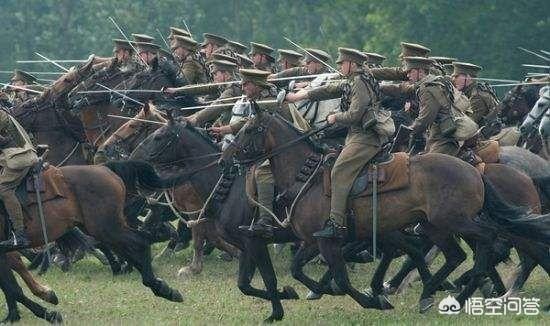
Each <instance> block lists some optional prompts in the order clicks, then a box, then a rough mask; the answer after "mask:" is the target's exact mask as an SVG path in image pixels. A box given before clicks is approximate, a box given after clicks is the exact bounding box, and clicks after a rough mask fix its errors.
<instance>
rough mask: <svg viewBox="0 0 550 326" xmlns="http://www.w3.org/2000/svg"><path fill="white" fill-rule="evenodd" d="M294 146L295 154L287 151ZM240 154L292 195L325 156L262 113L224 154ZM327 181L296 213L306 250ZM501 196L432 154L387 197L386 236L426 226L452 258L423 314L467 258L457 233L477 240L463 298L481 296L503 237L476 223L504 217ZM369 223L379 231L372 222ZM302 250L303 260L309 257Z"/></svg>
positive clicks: (327, 253) (332, 246)
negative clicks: (267, 165) (267, 164)
mask: <svg viewBox="0 0 550 326" xmlns="http://www.w3.org/2000/svg"><path fill="white" fill-rule="evenodd" d="M285 144H286V145H285ZM288 148H292V150H291V151H288V150H286V149H288ZM235 153H238V154H240V155H241V156H243V157H245V158H246V159H248V161H256V160H257V159H258V157H259V158H260V159H261V160H262V161H263V160H264V159H267V158H269V159H270V161H271V167H272V171H273V175H274V179H275V183H276V187H277V188H278V189H284V190H288V191H291V189H292V187H293V186H294V184H295V178H296V176H297V174H298V172H299V171H300V169H301V168H302V166H303V164H304V161H305V160H306V159H307V158H308V157H310V156H312V155H315V154H317V153H315V147H314V146H312V145H311V144H310V143H309V142H308V141H307V140H306V139H303V138H301V133H300V132H299V131H298V130H296V129H295V128H293V127H292V126H291V125H290V124H289V123H287V122H286V121H285V120H284V119H283V118H281V117H280V116H278V115H270V114H266V113H262V112H258V113H257V114H256V116H255V117H254V118H252V119H250V120H249V121H248V122H247V124H246V125H245V127H243V129H241V131H240V132H239V133H238V135H237V137H236V140H235V142H234V144H233V146H230V147H229V148H228V149H226V151H224V153H223V155H222V158H221V159H222V160H225V161H226V162H227V161H229V160H230V158H231V157H232V156H233V155H234V154H235ZM321 181H322V178H321V177H320V176H319V175H317V176H316V178H313V180H312V182H311V184H310V185H309V187H308V191H307V192H306V193H304V194H302V197H300V198H299V200H296V201H294V203H293V205H294V211H293V212H294V213H293V214H292V212H291V213H290V214H292V215H291V217H290V223H291V225H292V228H293V230H294V231H295V233H296V234H297V236H298V237H299V238H301V239H302V240H303V241H304V243H306V244H308V243H309V244H311V243H313V242H314V239H313V237H312V234H313V233H314V232H316V231H317V230H320V229H321V228H322V226H323V221H324V219H323V218H322V216H327V213H328V209H329V207H328V203H327V201H320V200H319V198H322V197H323V196H324V195H323V193H324V191H323V183H322V182H321ZM495 191H496V190H495V189H494V186H492V184H491V183H490V182H489V181H488V180H487V178H486V177H483V176H481V175H480V173H479V172H478V171H477V170H476V169H475V168H473V167H472V166H470V165H468V164H467V163H466V162H463V161H461V160H459V159H457V158H454V157H450V156H447V155H441V154H425V155H420V156H415V157H411V158H410V186H409V188H407V189H405V190H397V191H392V192H387V193H381V194H379V203H380V212H379V215H380V218H379V219H380V222H379V223H380V225H379V233H380V234H381V235H384V233H388V232H389V231H394V230H401V229H403V228H405V227H406V226H409V225H413V224H416V223H418V222H420V223H421V224H422V227H423V231H424V233H425V234H426V236H428V238H430V240H432V241H433V242H434V243H436V245H437V246H438V247H439V248H441V250H442V251H443V253H444V255H445V258H446V262H445V264H444V266H443V267H442V268H441V269H440V270H439V271H438V272H436V274H435V275H434V276H433V277H432V278H431V279H430V280H429V281H428V284H427V285H425V287H424V290H423V292H422V295H421V300H420V304H421V309H422V306H423V305H425V304H428V305H431V303H430V301H433V299H432V298H431V296H432V295H433V293H434V292H435V291H436V290H437V288H438V287H439V286H440V284H441V282H442V281H443V280H444V279H445V278H446V277H447V276H448V275H449V274H450V273H451V272H452V271H453V270H454V269H455V268H456V267H457V266H458V265H459V264H460V263H462V262H463V261H464V260H465V258H466V255H465V253H464V252H463V251H462V249H461V248H460V247H459V246H458V244H457V243H456V241H455V239H454V235H455V234H460V235H461V236H462V237H465V238H469V239H474V240H476V257H475V260H476V263H475V266H474V269H473V276H474V277H473V278H472V280H471V281H470V283H469V284H468V286H467V287H466V288H465V289H464V291H463V292H462V293H461V294H460V295H459V296H458V297H457V300H458V301H459V302H460V303H461V304H462V303H464V301H465V300H466V299H467V298H468V297H469V296H470V295H471V294H472V293H473V291H474V290H475V288H476V284H477V281H478V280H479V278H480V277H481V276H482V275H484V274H485V272H486V266H485V265H486V264H487V262H488V261H489V259H488V257H487V254H488V252H489V250H490V249H489V248H490V244H491V242H492V241H493V238H494V236H495V235H494V233H493V232H491V230H487V228H486V227H484V226H483V225H481V224H480V223H478V222H477V221H476V220H475V219H474V218H475V217H476V216H477V215H478V213H479V212H484V213H485V214H496V213H495V210H493V211H491V210H490V209H488V208H490V207H492V206H495V205H496V206H497V207H498V206H499V205H500V204H503V203H504V201H503V200H501V201H498V200H497V199H501V198H500V197H495V196H491V197H489V198H491V199H492V200H493V201H492V202H489V201H487V200H485V201H484V198H485V197H488V193H491V195H492V192H495ZM535 195H536V191H535ZM495 198H496V199H495ZM537 199H538V198H537ZM464 203H468V205H464ZM351 207H352V208H353V210H354V212H355V216H361V217H362V216H365V217H366V218H367V221H369V222H370V221H371V219H370V212H371V211H372V204H371V203H370V201H369V200H365V199H364V198H363V199H362V198H358V199H355V200H353V201H352V204H351ZM369 224H370V225H372V224H371V223H367V225H369ZM370 232H372V230H367V234H370ZM317 244H318V246H319V249H320V251H321V253H322V255H323V257H324V258H325V260H326V261H327V263H328V265H329V268H330V273H332V276H333V277H334V279H335V281H336V283H337V284H338V286H339V287H340V288H341V289H342V290H343V291H344V292H345V293H346V294H348V295H350V296H351V297H352V298H353V299H354V300H355V301H357V302H358V303H359V304H360V305H361V306H363V307H365V308H369V307H379V301H377V300H376V299H375V298H373V297H371V296H369V295H367V294H363V293H360V292H359V291H357V290H355V289H354V288H353V287H352V286H351V284H350V283H349V279H348V277H347V272H346V270H345V265H344V264H343V259H342V256H341V251H340V244H341V243H339V242H337V241H333V240H331V239H329V240H327V239H318V240H317ZM303 247H304V246H302V248H303ZM302 248H301V249H302ZM301 249H300V250H299V251H298V253H297V254H296V257H295V259H298V257H299V256H301V255H302V254H303V253H301V252H300V251H301ZM302 258H303V257H302ZM493 268H494V267H493V266H492V265H491V266H489V269H490V270H491V271H492V269H493ZM308 287H309V286H308ZM314 291H315V292H317V293H322V291H323V288H321V287H320V286H317V287H316V289H314Z"/></svg>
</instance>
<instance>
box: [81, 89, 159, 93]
mask: <svg viewBox="0 0 550 326" xmlns="http://www.w3.org/2000/svg"><path fill="white" fill-rule="evenodd" d="M111 91H112V90H111V89H108V90H107V89H106V90H95V91H80V92H77V94H104V93H111ZM118 91H119V92H123V93H162V90H157V89H118Z"/></svg>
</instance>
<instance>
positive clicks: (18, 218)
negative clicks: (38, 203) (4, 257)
mask: <svg viewBox="0 0 550 326" xmlns="http://www.w3.org/2000/svg"><path fill="white" fill-rule="evenodd" d="M0 197H1V198H2V201H3V202H4V206H5V207H6V211H7V213H8V215H9V217H10V219H11V223H12V225H13V231H12V232H11V234H10V237H9V238H8V239H7V240H5V241H2V242H0V249H2V250H17V249H23V248H28V247H29V246H30V241H29V239H28V238H27V235H26V234H25V225H24V222H23V209H22V208H21V204H20V203H19V200H18V199H17V196H16V195H15V190H9V191H4V192H2V193H1V194H0Z"/></svg>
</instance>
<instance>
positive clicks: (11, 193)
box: [0, 110, 38, 250]
mask: <svg viewBox="0 0 550 326" xmlns="http://www.w3.org/2000/svg"><path fill="white" fill-rule="evenodd" d="M37 162H38V157H37V156H36V152H35V150H34V147H33V145H32V143H31V140H30V138H29V136H28V135H27V133H26V132H25V130H24V129H23V127H21V125H19V123H18V122H17V121H16V120H15V119H14V118H13V117H11V116H10V115H9V114H8V113H7V112H6V111H5V110H0V168H1V169H2V171H1V172H0V199H1V200H2V202H3V203H4V207H5V208H6V211H7V213H8V216H9V218H10V221H11V223H12V226H13V232H11V235H10V237H9V238H8V239H7V240H5V241H2V242H0V249H2V250H14V249H22V248H27V247H29V245H30V241H29V240H28V239H27V235H26V234H25V225H24V216H23V209H22V207H21V203H20V202H19V199H18V198H17V195H16V194H15V190H16V189H17V187H18V186H19V184H20V183H21V182H22V181H23V179H24V178H25V176H26V175H27V173H28V172H29V169H30V168H31V167H32V166H33V165H34V164H35V163H37Z"/></svg>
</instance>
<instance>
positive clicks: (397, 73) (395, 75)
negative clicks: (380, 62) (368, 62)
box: [369, 67, 408, 81]
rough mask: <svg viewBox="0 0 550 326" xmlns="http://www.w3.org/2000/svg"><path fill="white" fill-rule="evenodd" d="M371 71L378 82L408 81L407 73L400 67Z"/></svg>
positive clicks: (372, 69) (373, 69)
mask: <svg viewBox="0 0 550 326" xmlns="http://www.w3.org/2000/svg"><path fill="white" fill-rule="evenodd" d="M369 71H370V72H371V73H372V75H373V76H374V78H376V79H378V80H392V81H406V80H408V78H407V72H406V71H405V70H403V68H400V67H383V68H371V69H369Z"/></svg>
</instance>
